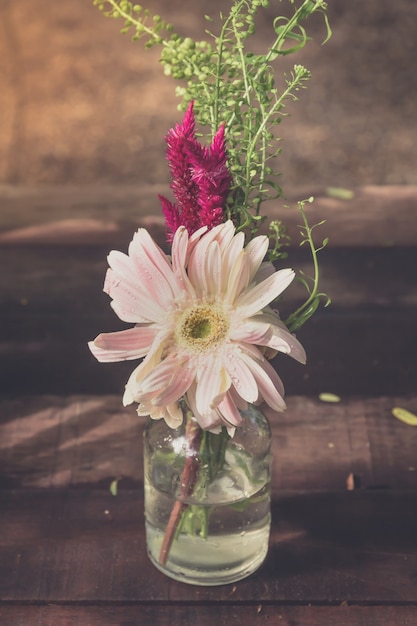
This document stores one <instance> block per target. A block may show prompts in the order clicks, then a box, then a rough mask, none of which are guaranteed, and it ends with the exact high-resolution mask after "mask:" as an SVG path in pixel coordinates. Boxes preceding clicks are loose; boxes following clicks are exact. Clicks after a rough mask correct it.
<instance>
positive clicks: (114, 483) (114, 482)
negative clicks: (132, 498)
mask: <svg viewBox="0 0 417 626" xmlns="http://www.w3.org/2000/svg"><path fill="white" fill-rule="evenodd" d="M119 480H120V479H119V478H116V479H115V480H112V482H111V483H110V493H111V495H112V496H117V486H118V483H119Z"/></svg>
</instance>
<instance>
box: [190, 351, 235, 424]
mask: <svg viewBox="0 0 417 626" xmlns="http://www.w3.org/2000/svg"><path fill="white" fill-rule="evenodd" d="M230 385H231V380H230V377H229V376H228V373H227V371H226V370H225V368H224V367H222V364H221V361H220V358H219V357H218V356H217V355H216V354H214V355H213V354H210V355H209V356H206V357H205V359H204V361H202V362H201V364H200V366H199V371H198V374H197V387H196V392H195V401H196V408H197V411H198V412H199V413H200V414H201V415H208V414H210V413H211V412H212V410H213V409H214V408H215V407H216V406H217V405H218V404H219V402H220V401H221V400H222V398H223V396H224V394H225V393H226V391H227V390H228V389H229V387H230Z"/></svg>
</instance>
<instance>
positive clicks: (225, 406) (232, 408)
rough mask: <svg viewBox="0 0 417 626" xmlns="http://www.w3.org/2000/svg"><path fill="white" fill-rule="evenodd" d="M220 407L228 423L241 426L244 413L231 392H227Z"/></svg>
mask: <svg viewBox="0 0 417 626" xmlns="http://www.w3.org/2000/svg"><path fill="white" fill-rule="evenodd" d="M218 408H219V411H220V413H221V414H222V417H223V419H224V420H226V422H227V423H228V424H231V425H232V426H239V425H240V424H241V422H242V415H241V413H240V412H239V409H238V408H237V406H236V404H235V403H234V401H233V400H232V397H231V394H230V393H226V395H225V396H224V398H223V400H222V401H221V402H220V404H219V406H218Z"/></svg>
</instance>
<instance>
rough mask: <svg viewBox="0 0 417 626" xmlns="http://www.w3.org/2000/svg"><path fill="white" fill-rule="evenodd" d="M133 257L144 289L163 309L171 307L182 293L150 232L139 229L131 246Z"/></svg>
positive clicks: (130, 253)
mask: <svg viewBox="0 0 417 626" xmlns="http://www.w3.org/2000/svg"><path fill="white" fill-rule="evenodd" d="M129 256H130V257H131V259H132V261H133V263H134V267H135V270H136V272H137V275H138V279H139V280H140V282H141V283H142V285H143V289H144V290H146V292H147V293H148V294H149V296H150V297H152V298H153V299H154V300H155V301H156V302H157V303H158V304H159V305H160V306H161V307H162V308H164V307H167V306H169V304H170V303H172V301H173V299H174V297H175V296H176V295H178V294H179V293H180V291H181V286H180V285H178V283H177V279H176V277H175V274H174V272H173V270H172V265H171V263H170V262H169V260H168V257H167V256H166V254H164V252H163V251H162V250H161V248H160V247H159V246H158V245H157V244H156V243H155V242H154V241H153V239H152V237H151V236H150V235H149V233H148V231H147V230H145V229H144V228H139V230H138V231H137V232H136V233H135V235H134V237H133V239H132V241H131V242H130V244H129Z"/></svg>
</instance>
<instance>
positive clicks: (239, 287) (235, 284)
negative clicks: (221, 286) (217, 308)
mask: <svg viewBox="0 0 417 626" xmlns="http://www.w3.org/2000/svg"><path fill="white" fill-rule="evenodd" d="M227 275H228V281H227V289H226V293H225V296H224V300H225V302H227V303H229V304H233V303H234V302H235V301H236V298H237V297H238V296H240V294H241V293H242V292H243V291H244V290H245V289H246V288H247V286H248V283H249V279H250V264H249V263H248V258H247V257H246V254H245V251H244V250H241V251H240V253H239V255H238V256H237V257H236V259H235V262H234V265H233V267H232V268H231V272H230V273H228V274H227Z"/></svg>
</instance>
